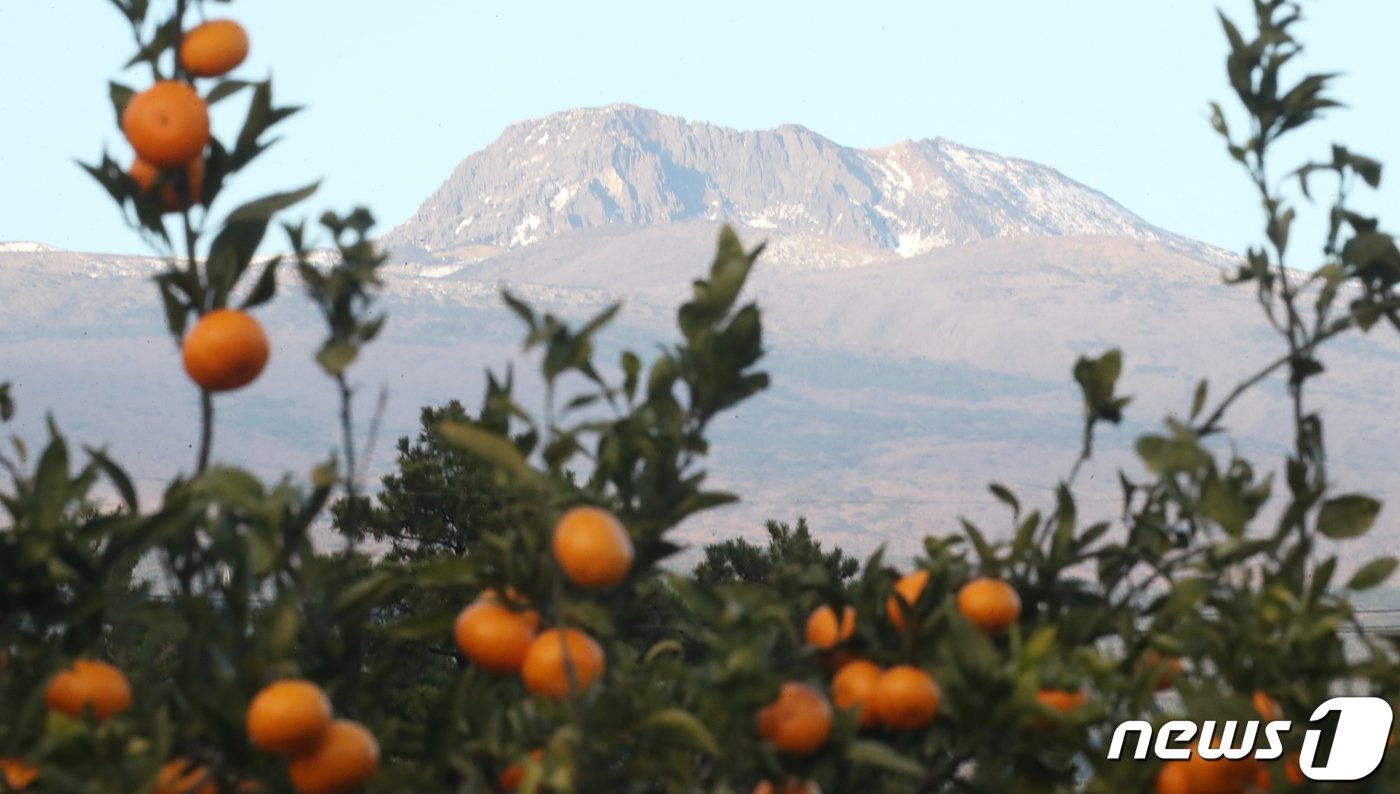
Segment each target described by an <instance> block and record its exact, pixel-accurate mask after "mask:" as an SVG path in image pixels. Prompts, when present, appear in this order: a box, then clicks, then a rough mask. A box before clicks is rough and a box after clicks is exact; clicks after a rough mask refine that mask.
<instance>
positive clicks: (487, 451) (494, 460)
mask: <svg viewBox="0 0 1400 794" xmlns="http://www.w3.org/2000/svg"><path fill="white" fill-rule="evenodd" d="M438 432H439V433H441V434H442V437H443V438H444V439H446V440H447V442H448V443H449V444H452V445H453V446H455V447H457V448H459V449H462V450H465V451H467V452H470V453H472V454H473V455H476V456H477V457H479V458H481V459H482V460H485V461H486V462H488V463H491V464H493V465H495V466H496V467H497V468H500V469H504V470H505V471H507V472H509V473H510V474H512V475H513V476H515V477H516V478H518V479H522V480H535V479H538V477H539V475H538V474H537V473H536V472H535V471H534V470H533V469H531V468H530V467H529V465H528V464H526V463H525V458H524V457H523V456H522V455H521V454H520V450H519V449H517V448H516V446H515V445H514V444H512V443H511V442H510V440H509V439H507V438H504V437H502V436H499V435H497V434H495V433H492V432H491V431H489V430H484V429H482V428H480V427H477V426H475V425H471V424H468V423H466V422H443V423H442V424H440V425H438Z"/></svg>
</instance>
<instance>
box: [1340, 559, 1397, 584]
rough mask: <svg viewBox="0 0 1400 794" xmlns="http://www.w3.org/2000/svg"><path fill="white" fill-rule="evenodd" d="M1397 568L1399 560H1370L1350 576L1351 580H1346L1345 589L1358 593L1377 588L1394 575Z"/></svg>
mask: <svg viewBox="0 0 1400 794" xmlns="http://www.w3.org/2000/svg"><path fill="white" fill-rule="evenodd" d="M1397 566H1400V560H1396V559H1395V558H1394V557H1381V558H1379V559H1375V560H1371V561H1370V562H1368V563H1366V564H1365V565H1363V566H1361V568H1360V569H1359V570H1358V571H1357V572H1356V573H1354V574H1352V575H1351V579H1349V580H1347V589H1348V590H1358V591H1359V590H1370V589H1372V588H1374V587H1379V586H1381V585H1382V584H1385V580H1386V579H1389V578H1390V575H1391V574H1393V573H1395V569H1396V567H1397Z"/></svg>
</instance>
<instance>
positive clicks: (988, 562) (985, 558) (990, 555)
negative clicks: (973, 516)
mask: <svg viewBox="0 0 1400 794" xmlns="http://www.w3.org/2000/svg"><path fill="white" fill-rule="evenodd" d="M958 522H959V523H961V524H962V528H963V532H964V533H965V534H966V535H967V538H968V540H970V541H972V545H973V547H974V548H976V549H977V556H978V557H979V558H981V560H982V564H983V565H984V566H987V567H991V566H993V565H995V563H996V553H995V552H994V551H993V550H992V546H991V544H989V543H987V538H986V536H984V535H983V534H982V531H981V530H979V529H978V528H977V527H976V526H975V525H974V524H973V523H972V522H971V521H968V520H967V519H965V518H959V519H958Z"/></svg>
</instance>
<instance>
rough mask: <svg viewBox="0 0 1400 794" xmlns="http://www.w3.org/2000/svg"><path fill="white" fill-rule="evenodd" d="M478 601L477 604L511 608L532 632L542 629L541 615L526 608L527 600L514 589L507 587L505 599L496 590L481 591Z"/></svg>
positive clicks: (490, 588)
mask: <svg viewBox="0 0 1400 794" xmlns="http://www.w3.org/2000/svg"><path fill="white" fill-rule="evenodd" d="M476 601H477V603H491V604H501V605H502V606H507V607H510V608H511V609H512V610H515V614H516V615H519V616H520V618H521V619H522V620H524V621H525V624H526V625H528V626H529V627H530V631H539V629H540V613H538V612H536V611H535V610H533V609H527V608H524V607H523V605H524V603H525V600H524V599H523V598H521V597H520V594H519V593H517V592H515V588H514V587H507V588H506V594H505V596H504V597H503V596H502V595H501V594H500V593H497V592H496V588H494V587H488V588H486V589H485V590H482V591H481V594H480V595H478V596H477V597H476Z"/></svg>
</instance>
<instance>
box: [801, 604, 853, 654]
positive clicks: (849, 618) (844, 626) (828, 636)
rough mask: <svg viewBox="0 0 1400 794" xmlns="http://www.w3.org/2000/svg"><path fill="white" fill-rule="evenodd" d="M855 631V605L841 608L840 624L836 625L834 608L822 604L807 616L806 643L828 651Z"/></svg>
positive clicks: (847, 638)
mask: <svg viewBox="0 0 1400 794" xmlns="http://www.w3.org/2000/svg"><path fill="white" fill-rule="evenodd" d="M855 632H856V610H855V607H849V606H848V607H846V608H845V609H842V610H841V625H840V626H839V627H838V626H837V625H836V610H834V609H832V608H831V607H829V606H827V605H826V604H822V605H821V606H819V607H817V608H816V610H814V611H813V612H812V614H811V615H810V616H809V617H808V618H807V644H808V645H811V646H814V647H817V648H821V649H822V650H824V651H829V650H831V649H832V648H834V647H835V646H836V643H838V642H845V641H846V640H849V639H850V638H851V635H852V634H855Z"/></svg>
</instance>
